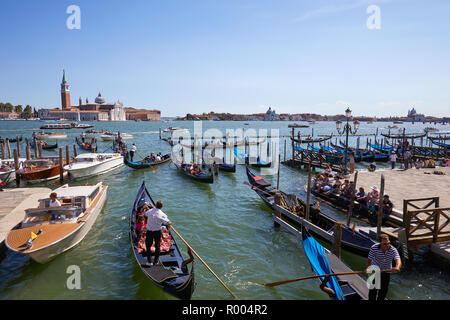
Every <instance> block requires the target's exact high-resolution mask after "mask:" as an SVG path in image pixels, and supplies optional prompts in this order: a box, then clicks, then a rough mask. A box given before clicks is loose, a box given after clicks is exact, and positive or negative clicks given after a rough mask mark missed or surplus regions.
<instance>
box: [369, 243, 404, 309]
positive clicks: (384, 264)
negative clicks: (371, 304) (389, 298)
mask: <svg viewBox="0 0 450 320" xmlns="http://www.w3.org/2000/svg"><path fill="white" fill-rule="evenodd" d="M380 240H381V242H380V243H377V244H375V245H373V246H372V247H371V248H370V251H369V256H368V259H367V267H369V266H371V265H375V266H378V267H379V268H380V270H389V272H382V273H381V275H380V276H381V279H380V282H381V284H380V287H379V289H376V288H374V289H370V290H369V300H384V299H385V298H386V294H387V292H388V289H389V281H390V279H391V275H390V273H397V272H398V271H400V268H401V266H402V260H401V259H400V255H399V253H398V251H397V249H396V248H394V247H393V246H391V243H390V241H389V237H388V236H387V235H385V234H382V235H381V236H380ZM392 261H395V267H392ZM368 273H370V272H368Z"/></svg>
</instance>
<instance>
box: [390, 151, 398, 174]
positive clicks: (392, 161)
mask: <svg viewBox="0 0 450 320" xmlns="http://www.w3.org/2000/svg"><path fill="white" fill-rule="evenodd" d="M389 159H390V160H391V167H392V170H394V169H395V162H396V161H397V154H396V153H395V151H392V152H391V154H390V156H389Z"/></svg>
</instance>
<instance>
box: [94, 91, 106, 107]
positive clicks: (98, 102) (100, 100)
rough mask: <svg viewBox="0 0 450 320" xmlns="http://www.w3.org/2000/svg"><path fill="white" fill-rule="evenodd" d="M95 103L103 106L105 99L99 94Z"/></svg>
mask: <svg viewBox="0 0 450 320" xmlns="http://www.w3.org/2000/svg"><path fill="white" fill-rule="evenodd" d="M95 103H97V104H103V103H105V98H103V97H102V94H101V93H100V92H99V93H98V96H97V98H95Z"/></svg>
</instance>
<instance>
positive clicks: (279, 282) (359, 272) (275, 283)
mask: <svg viewBox="0 0 450 320" xmlns="http://www.w3.org/2000/svg"><path fill="white" fill-rule="evenodd" d="M389 271H390V270H380V272H389ZM361 273H366V271H349V272H338V273H328V274H319V275H313V276H307V277H301V278H296V279H291V280H284V281H277V282H271V283H264V284H263V285H264V286H266V287H275V286H279V285H280V284H285V283H290V282H295V281H301V280H308V279H314V278H321V277H332V276H345V275H351V274H361Z"/></svg>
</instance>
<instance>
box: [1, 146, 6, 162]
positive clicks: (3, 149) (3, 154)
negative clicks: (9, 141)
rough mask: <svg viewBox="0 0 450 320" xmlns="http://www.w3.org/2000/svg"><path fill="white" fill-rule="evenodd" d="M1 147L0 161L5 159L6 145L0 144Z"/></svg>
mask: <svg viewBox="0 0 450 320" xmlns="http://www.w3.org/2000/svg"><path fill="white" fill-rule="evenodd" d="M1 147H2V160H4V159H6V145H5V142H3V143H2V144H1Z"/></svg>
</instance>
